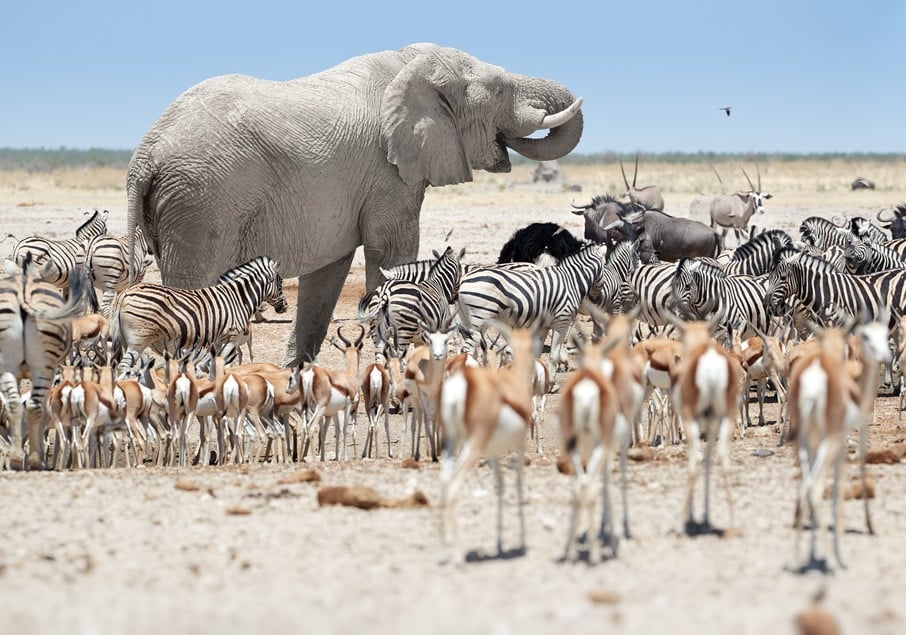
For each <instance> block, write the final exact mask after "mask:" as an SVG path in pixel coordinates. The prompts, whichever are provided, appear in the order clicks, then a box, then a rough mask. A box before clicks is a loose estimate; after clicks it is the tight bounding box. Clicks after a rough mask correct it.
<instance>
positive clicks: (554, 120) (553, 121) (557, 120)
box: [538, 97, 582, 130]
mask: <svg viewBox="0 0 906 635" xmlns="http://www.w3.org/2000/svg"><path fill="white" fill-rule="evenodd" d="M581 107H582V98H581V97H579V98H578V99H577V100H576V101H574V102H573V103H572V104H570V105H569V106H567V107H566V109H564V110H561V111H560V112H557V113H554V114H553V115H545V116H544V117H542V119H541V123H540V124H539V126H538V130H547V129H549V128H556V127H557V126H562V125H563V124H565V123H566V122H567V121H569V120H570V119H572V118H573V117H575V116H576V113H578V112H579V109H580V108H581Z"/></svg>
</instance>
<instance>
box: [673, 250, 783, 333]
mask: <svg viewBox="0 0 906 635" xmlns="http://www.w3.org/2000/svg"><path fill="white" fill-rule="evenodd" d="M766 281H767V276H759V277H755V276H748V275H744V274H741V275H736V276H728V275H727V273H726V272H725V271H724V270H722V269H721V268H720V267H717V266H715V265H713V264H711V263H709V262H705V261H703V260H699V259H693V258H683V259H682V260H680V261H679V262H677V263H676V274H675V275H674V277H673V283H672V284H671V292H672V295H673V298H674V300H675V302H676V307H677V309H678V310H679V314H680V316H681V317H683V318H684V319H687V320H704V319H707V318H708V316H709V315H713V314H716V315H721V316H723V320H724V321H725V322H726V323H728V324H730V325H732V326H733V327H734V328H735V329H737V330H738V331H739V333H740V337H744V338H745V337H754V336H755V335H757V334H758V333H757V331H755V330H754V329H752V327H751V326H750V324H751V325H754V326H755V327H757V328H758V329H759V330H760V331H761V332H767V331H768V330H769V329H770V327H771V319H770V316H769V315H768V312H767V310H766V309H765V303H764V295H765V283H766Z"/></svg>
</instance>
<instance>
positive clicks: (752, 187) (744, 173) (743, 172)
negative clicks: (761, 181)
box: [739, 165, 758, 192]
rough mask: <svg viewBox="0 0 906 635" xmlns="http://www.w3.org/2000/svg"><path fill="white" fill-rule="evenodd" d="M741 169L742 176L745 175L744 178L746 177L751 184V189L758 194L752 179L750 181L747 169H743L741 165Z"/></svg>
mask: <svg viewBox="0 0 906 635" xmlns="http://www.w3.org/2000/svg"><path fill="white" fill-rule="evenodd" d="M739 169H740V170H742V175H743V176H744V177H746V181H748V182H749V187H750V188H751V189H752V191H753V192H757V191H758V190H756V189H755V186H754V185H752V179H750V178H749V175H748V174H746V169H745V168H744V167H742V166H741V165H740V166H739Z"/></svg>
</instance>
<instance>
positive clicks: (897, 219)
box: [875, 203, 906, 238]
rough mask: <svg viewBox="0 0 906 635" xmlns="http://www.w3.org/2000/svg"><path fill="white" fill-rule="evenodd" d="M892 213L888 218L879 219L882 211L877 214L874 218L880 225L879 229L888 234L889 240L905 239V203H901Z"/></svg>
mask: <svg viewBox="0 0 906 635" xmlns="http://www.w3.org/2000/svg"><path fill="white" fill-rule="evenodd" d="M892 211H893V216H891V217H889V218H881V214H883V213H884V210H881V211H880V212H878V213H877V215H876V216H875V218H877V219H878V221H879V222H880V223H882V224H881V227H883V228H884V229H886V230H887V231H889V232H890V237H891V238H906V203H901V204H900V205H898V206H897V207H895V208H893V210H892Z"/></svg>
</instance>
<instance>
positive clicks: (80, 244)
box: [12, 210, 109, 289]
mask: <svg viewBox="0 0 906 635" xmlns="http://www.w3.org/2000/svg"><path fill="white" fill-rule="evenodd" d="M108 214H109V212H108V211H107V210H104V211H103V212H99V211H97V210H95V211H94V212H92V213H91V215H90V217H89V218H88V220H86V221H85V222H84V223H82V224H81V225H80V226H79V227H78V228H77V229H76V232H75V238H69V239H67V240H51V239H49V238H44V237H42V236H28V237H26V238H23V239H22V240H20V241H19V242H17V243H16V246H15V247H14V248H13V254H12V260H13V262H15V263H16V264H17V265H18V266H19V267H20V268H22V266H23V264H24V263H25V260H26V258H29V257H30V259H31V262H33V263H34V264H36V265H41V266H42V269H41V270H40V274H39V275H40V277H41V278H42V279H43V280H46V281H47V282H50V283H51V284H53V285H54V286H56V287H58V288H61V289H65V288H66V287H68V286H69V284H70V279H69V274H70V272H72V271H76V270H77V269H78V268H79V267H81V266H82V265H83V264H84V263H85V257H86V246H87V243H88V241H90V240H91V239H92V238H94V237H95V236H103V235H104V234H106V233H107V215H108Z"/></svg>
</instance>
